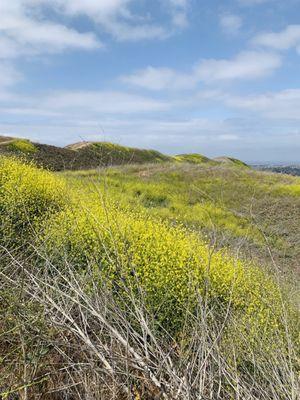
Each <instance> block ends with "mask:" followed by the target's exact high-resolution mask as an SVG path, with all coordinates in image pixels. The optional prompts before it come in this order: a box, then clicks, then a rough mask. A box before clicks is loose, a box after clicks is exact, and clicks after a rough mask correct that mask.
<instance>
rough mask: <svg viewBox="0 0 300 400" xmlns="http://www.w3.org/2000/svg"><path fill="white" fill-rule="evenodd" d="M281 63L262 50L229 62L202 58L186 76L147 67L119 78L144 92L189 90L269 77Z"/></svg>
mask: <svg viewBox="0 0 300 400" xmlns="http://www.w3.org/2000/svg"><path fill="white" fill-rule="evenodd" d="M281 64H282V60H281V57H280V56H279V55H278V54H275V53H271V52H265V51H243V52H241V53H239V54H237V55H236V56H235V57H233V58H231V59H204V60H202V61H200V62H199V63H198V64H196V65H195V66H194V67H193V68H192V70H191V71H190V73H182V72H179V71H176V70H173V69H170V68H154V67H151V66H149V67H147V68H145V69H144V70H139V71H136V72H135V73H133V74H131V75H128V76H124V77H121V80H122V81H123V82H125V83H128V84H131V85H135V86H139V87H142V88H145V89H148V90H165V89H169V90H170V89H171V90H182V89H192V88H195V87H197V86H198V85H199V84H200V83H205V84H214V83H218V82H222V81H223V82H224V81H234V80H249V79H250V80H251V79H257V78H261V77H265V76H267V75H270V74H271V73H272V72H273V71H275V70H276V69H278V68H279V67H280V66H281Z"/></svg>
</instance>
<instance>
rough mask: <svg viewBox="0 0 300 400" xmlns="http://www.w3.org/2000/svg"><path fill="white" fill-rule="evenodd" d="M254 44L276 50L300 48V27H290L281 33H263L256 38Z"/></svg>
mask: <svg viewBox="0 0 300 400" xmlns="http://www.w3.org/2000/svg"><path fill="white" fill-rule="evenodd" d="M252 43H253V44H255V45H259V46H264V47H269V48H272V49H276V50H288V49H290V48H292V47H300V25H288V26H287V27H286V28H285V29H283V30H282V31H280V32H264V33H261V34H259V35H257V36H255V38H254V39H253V40H252Z"/></svg>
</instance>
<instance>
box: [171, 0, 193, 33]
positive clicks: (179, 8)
mask: <svg viewBox="0 0 300 400" xmlns="http://www.w3.org/2000/svg"><path fill="white" fill-rule="evenodd" d="M168 2H169V6H170V12H171V15H172V20H173V24H174V26H176V27H178V28H185V27H186V26H187V25H188V18H187V10H188V5H189V0H168Z"/></svg>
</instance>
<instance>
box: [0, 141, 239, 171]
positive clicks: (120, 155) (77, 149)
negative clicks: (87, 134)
mask: <svg viewBox="0 0 300 400" xmlns="http://www.w3.org/2000/svg"><path fill="white" fill-rule="evenodd" d="M1 154H3V155H13V156H17V157H22V158H23V159H26V160H32V161H34V162H35V163H36V164H37V165H39V166H41V167H43V168H47V169H50V170H52V171H62V170H79V169H91V168H99V167H104V166H109V165H124V164H146V163H162V162H183V163H192V164H195V163H196V164H201V163H210V164H212V165H213V164H214V163H215V162H214V161H213V160H210V159H209V158H207V157H205V156H203V155H201V154H180V155H177V156H168V155H165V154H162V153H160V152H158V151H156V150H145V149H138V148H133V147H126V146H120V145H117V144H113V143H109V142H79V143H74V144H70V145H68V146H66V147H63V148H62V147H57V146H50V145H46V144H40V143H33V142H31V141H29V140H27V139H18V138H11V137H5V136H0V155H1ZM224 159H225V158H224ZM222 160H223V159H222ZM228 160H229V161H228V162H230V163H231V164H232V165H236V166H242V165H245V164H244V163H242V162H241V161H239V160H234V159H229V158H228Z"/></svg>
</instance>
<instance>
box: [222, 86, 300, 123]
mask: <svg viewBox="0 0 300 400" xmlns="http://www.w3.org/2000/svg"><path fill="white" fill-rule="evenodd" d="M221 97H222V96H221ZM222 101H224V102H225V103H226V104H227V105H229V106H231V107H236V108H240V109H245V110H249V111H252V112H258V113H261V114H263V115H264V116H265V117H267V118H272V119H296V120H299V119H300V114H299V109H300V89H286V90H282V91H278V92H270V93H264V94H258V95H252V96H232V95H224V96H223V97H222Z"/></svg>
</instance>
